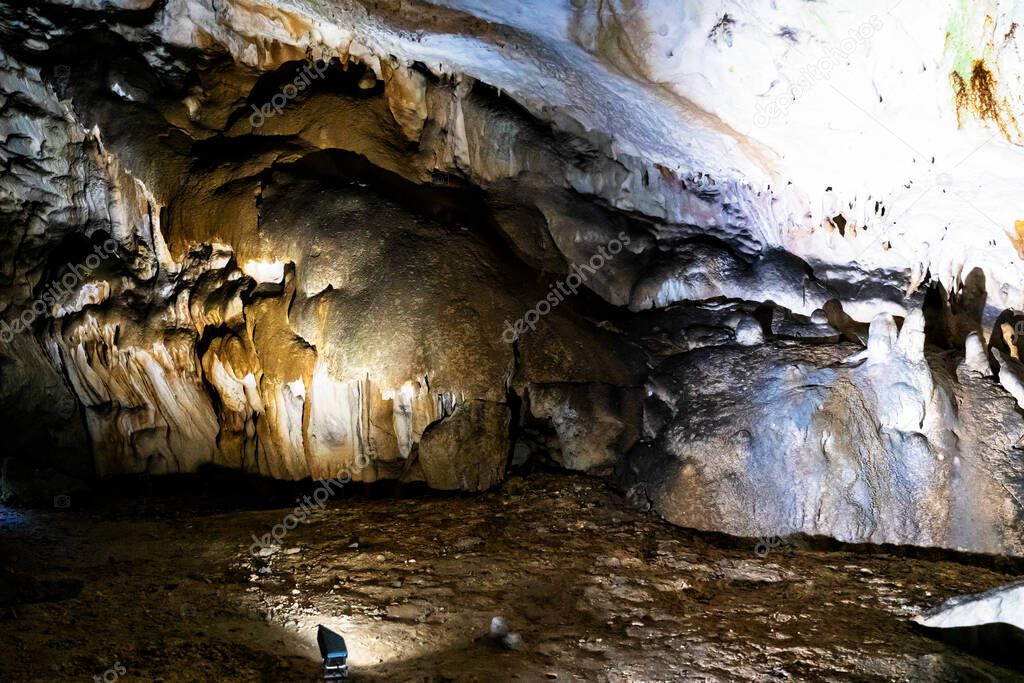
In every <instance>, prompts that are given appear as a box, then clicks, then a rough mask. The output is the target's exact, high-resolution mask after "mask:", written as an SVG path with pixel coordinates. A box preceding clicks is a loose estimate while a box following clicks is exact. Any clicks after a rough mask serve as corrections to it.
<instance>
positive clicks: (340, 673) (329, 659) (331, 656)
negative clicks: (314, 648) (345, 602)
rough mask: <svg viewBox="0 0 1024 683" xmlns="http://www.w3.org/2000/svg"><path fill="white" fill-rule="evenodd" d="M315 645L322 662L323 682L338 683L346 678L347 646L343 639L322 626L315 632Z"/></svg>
mask: <svg viewBox="0 0 1024 683" xmlns="http://www.w3.org/2000/svg"><path fill="white" fill-rule="evenodd" d="M316 643H317V645H319V646H320V657H321V658H322V659H323V660H324V680H325V681H340V680H344V679H346V678H348V646H347V645H345V639H344V638H343V637H341V636H340V635H338V634H337V633H335V632H334V631H332V630H331V629H329V628H326V627H325V626H323V625H322V624H321V625H320V626H318V627H317V630H316Z"/></svg>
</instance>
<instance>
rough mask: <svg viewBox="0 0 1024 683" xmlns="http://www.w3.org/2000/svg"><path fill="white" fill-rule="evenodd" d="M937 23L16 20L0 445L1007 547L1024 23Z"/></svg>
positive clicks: (259, 14)
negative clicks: (545, 489) (568, 495)
mask: <svg viewBox="0 0 1024 683" xmlns="http://www.w3.org/2000/svg"><path fill="white" fill-rule="evenodd" d="M920 6H921V3H915V2H913V1H911V0H905V2H903V3H900V7H899V8H898V9H899V11H898V12H896V10H893V11H892V12H888V11H885V10H883V8H882V7H881V6H880V5H879V6H878V7H876V6H875V5H873V4H871V3H869V5H868V6H866V7H864V8H862V9H859V10H857V11H856V12H855V11H853V10H849V9H844V8H838V7H832V6H828V7H826V8H818V7H811V6H810V5H809V4H808V3H800V2H795V1H793V2H778V3H772V4H771V5H770V7H769V6H768V5H763V4H761V3H753V2H745V1H741V0H725V1H721V2H711V1H709V2H703V3H694V4H688V5H686V7H681V6H678V5H677V4H675V3H667V4H666V3H661V2H655V1H653V0H651V1H649V2H646V1H645V2H636V3H633V2H572V3H569V2H543V3H541V2H534V1H532V0H523V1H522V2H510V3H484V2H477V1H476V0H451V1H449V2H444V3H441V2H438V3H436V4H435V3H430V2H425V1H419V0H411V1H410V0H404V1H403V2H397V1H396V2H390V1H385V2H373V3H369V2H367V3H361V2H355V1H353V0H332V1H331V2H329V3H322V2H316V3H314V2H308V1H300V0H290V1H288V2H281V3H274V4H272V5H271V4H266V3H251V2H235V1H232V0H229V1H227V2H223V1H221V0H217V1H212V0H210V1H207V0H169V1H168V2H165V3H152V2H147V1H145V0H138V1H131V2H126V1H125V2H121V1H119V2H114V1H112V0H111V1H108V2H102V3H100V2H71V3H67V2H44V3H37V4H36V5H35V6H33V7H22V6H14V5H13V4H6V3H4V4H0V85H2V90H3V101H2V103H0V133H2V135H0V140H2V142H0V157H2V162H3V163H2V166H0V272H2V274H3V278H2V281H0V318H2V321H3V324H4V327H3V328H2V330H0V333H2V335H3V339H2V341H3V342H4V345H3V346H2V348H0V407H2V408H3V410H2V411H0V413H2V415H3V418H2V420H3V424H2V425H0V428H2V429H3V430H4V431H5V432H6V433H16V434H17V435H18V436H17V438H16V439H15V440H14V441H13V442H12V443H13V450H14V451H15V452H14V453H13V455H15V456H16V457H17V458H18V460H19V461H20V462H21V463H26V462H28V463H31V465H32V466H34V467H38V468H47V467H55V468H58V469H61V470H63V471H67V472H70V473H74V474H76V475H77V476H89V475H90V474H93V473H95V474H98V475H99V476H113V475H118V474H129V473H133V474H137V473H149V474H163V473H175V472H192V471H195V470H196V469H198V468H200V467H201V466H203V465H207V464H215V465H221V466H225V467H229V468H234V469H240V470H243V471H247V472H253V473H258V474H262V475H265V476H269V477H275V478H282V479H301V478H305V477H310V476H312V477H318V478H319V477H330V476H334V475H335V474H336V473H337V471H338V470H339V469H341V468H348V469H350V470H351V471H352V473H353V476H354V477H355V478H356V479H357V480H362V481H375V480H378V479H400V480H406V481H424V482H426V483H427V484H428V485H430V486H432V487H434V488H439V489H465V490H479V489H484V488H488V487H490V486H493V485H495V484H497V483H498V482H500V481H501V479H502V478H503V476H504V473H505V470H506V467H507V466H508V464H509V463H510V462H511V463H515V464H523V463H524V462H526V461H528V460H530V459H533V458H536V459H541V460H544V461H546V462H549V463H551V464H554V465H558V466H561V467H566V468H570V469H578V470H584V471H588V472H592V473H597V474H609V473H611V472H612V471H613V470H615V469H616V468H617V469H618V472H619V477H620V480H621V481H622V482H623V483H624V484H625V486H626V487H627V488H631V489H632V490H634V491H635V492H639V493H642V494H644V495H646V496H647V497H648V498H649V500H650V502H651V503H653V505H654V506H655V508H656V509H657V510H658V511H659V512H660V513H661V514H663V515H665V516H666V517H667V518H669V519H670V520H672V521H674V522H677V523H680V524H685V525H689V526H696V527H700V528H706V529H715V530H720V531H727V532H729V533H735V534H750V535H760V534H776V533H778V532H779V531H780V530H781V529H782V528H783V527H785V528H787V529H793V530H799V531H804V532H806V533H815V534H827V535H831V536H834V537H836V538H839V539H842V540H849V541H871V542H893V543H915V544H921V545H940V546H945V547H955V548H966V549H970V550H977V551H982V552H1007V553H1015V554H1020V553H1021V552H1022V548H1021V545H1020V537H1021V533H1020V531H1021V528H1022V527H1021V521H1022V520H1021V509H1022V499H1024V494H1022V493H1021V492H1022V490H1024V483H1022V478H1021V458H1020V454H1019V451H1018V450H1017V448H1016V444H1017V440H1018V439H1019V438H1021V436H1022V435H1024V424H1021V415H1022V413H1021V409H1020V405H1018V403H1022V404H1024V388H1022V387H1024V365H1021V363H1020V358H1021V351H1022V350H1024V349H1021V347H1020V343H1021V337H1022V336H1024V335H1021V334H1020V333H1019V329H1024V326H1022V327H1021V328H1018V326H1017V325H1018V321H1019V320H1020V316H1019V315H1018V314H1017V313H1016V312H1015V309H1017V308H1024V301H1021V298H1022V290H1021V287H1020V284H1019V283H1020V281H1021V279H1022V278H1021V276H1022V275H1024V271H1022V269H1021V256H1020V252H1019V249H1018V248H1017V247H1018V246H1019V245H1018V242H1019V240H1020V234H1019V232H1020V231H1021V230H1022V228H1021V227H1020V225H1018V223H1019V221H1017V222H1016V223H1015V222H1014V220H1013V216H1015V215H1016V214H1015V213H1014V212H1017V211H1018V209H1020V207H1019V206H1017V200H1016V199H1015V197H1017V194H1019V193H1017V194H1014V193H1013V192H1011V191H1010V190H1012V189H1013V188H1015V187H1016V184H1017V183H1018V182H1019V179H1018V178H1017V175H1015V174H1016V173H1017V172H1016V171H1014V170H1013V169H1014V168H1017V167H1019V163H1017V162H1019V161H1020V142H1021V140H1020V134H1019V131H1017V130H1016V123H1015V121H1016V118H1017V113H1018V111H1019V108H1020V107H1019V105H1020V102H1019V97H1017V95H1016V91H1015V90H1014V89H1013V88H1012V87H1010V85H1008V84H1012V83H1013V82H1014V79H1015V78H1017V79H1019V72H1020V69H1019V66H1020V64H1019V59H1018V57H1019V50H1018V49H1017V41H1018V40H1019V38H1017V36H1016V30H1015V29H1014V28H1013V27H1014V26H1016V24H1015V23H1014V21H1013V20H1014V18H1015V17H1017V16H1018V15H1019V14H1020V11H1019V9H1020V8H1019V7H1018V4H1016V3H1013V2H1003V1H1002V0H1000V2H994V3H990V6H989V11H988V13H987V14H985V16H984V17H982V16H981V13H980V11H976V10H974V9H971V8H969V7H966V6H964V5H956V6H954V5H952V4H951V5H950V6H949V7H942V8H939V9H935V8H934V7H933V6H930V7H931V9H932V11H931V13H929V14H928V20H927V21H924V22H919V23H918V24H916V25H917V26H918V27H919V31H918V33H919V34H920V35H921V36H922V37H921V41H922V44H923V46H922V47H920V48H915V49H914V50H911V48H909V47H907V46H908V45H909V43H908V42H907V41H906V40H905V39H904V37H905V36H904V34H905V33H906V31H905V29H904V28H902V25H903V21H904V20H906V19H907V16H908V15H907V14H906V13H913V12H914V11H915V7H920ZM881 14H884V15H885V16H880V15H881ZM858 29H862V30H860V32H858ZM869 29H870V30H869ZM850 31H853V34H852V37H850V36H848V34H849V32H850ZM868 34H870V35H868ZM847 38H848V39H849V42H850V44H847V42H845V41H846V39H847ZM926 38H927V40H926ZM901 50H902V51H901ZM908 50H911V51H910V52H908ZM820 55H824V57H822V59H815V57H816V56H820ZM825 58H827V59H825ZM823 59H824V60H825V61H824V62H823V61H822V60H823ZM901 60H902V61H901ZM979 60H980V62H981V63H982V67H978V66H977V64H978V62H979ZM826 62H827V63H826ZM808 63H811V64H814V65H816V66H817V67H819V70H818V71H816V72H807V71H806V70H804V67H805V66H806V65H807V64H808ZM893 63H896V64H899V65H900V66H899V68H898V69H895V70H893V69H891V68H890V66H891V64H893ZM825 66H828V69H824V67H825ZM882 67H884V69H883V68H882ZM919 67H920V68H919ZM826 71H827V73H826ZM882 71H884V72H885V75H884V77H883V76H882V75H881V72H882ZM808 74H809V75H808ZM956 76H959V79H960V80H957V78H956ZM812 89H815V90H821V91H823V92H824V93H826V95H827V96H825V97H821V96H820V95H821V93H816V94H815V95H811V94H810V90H812ZM830 90H831V91H835V93H837V95H836V96H835V97H833V96H832V95H831V94H828V93H829V91H830ZM864 93H868V94H869V95H870V96H869V97H867V98H866V99H864V100H863V104H858V101H859V100H860V98H861V96H862V95H864ZM922 93H926V94H927V95H928V98H925V97H924V96H923V95H922ZM836 98H839V99H836ZM876 98H877V100H878V101H877V103H876V102H875V99H876ZM915 98H916V99H915ZM929 98H930V99H929ZM844 100H845V101H847V104H843V103H842V102H843V101H844ZM911 102H913V103H914V106H916V107H918V108H919V109H922V110H924V111H921V112H917V111H916V110H913V107H911ZM921 102H925V103H926V104H924V105H922V104H920V103H921ZM927 103H931V106H929V105H928V104H927ZM833 112H838V113H836V116H837V117H839V118H838V119H836V120H835V121H834V120H832V119H831V118H829V117H830V116H831V115H832V114H833ZM918 113H919V116H918V117H917V118H918V120H920V121H921V122H922V123H921V128H922V131H923V132H926V133H928V134H929V135H930V139H929V140H928V141H927V145H923V144H918V143H916V141H912V142H907V140H905V139H903V138H906V137H907V136H906V135H903V134H902V133H901V132H898V131H896V130H895V129H896V128H899V127H900V124H901V122H902V121H904V120H906V119H908V117H910V115H911V114H914V115H917V114H918ZM860 117H865V118H863V119H862V118H860ZM901 130H902V129H901ZM851 131H852V132H851ZM889 137H895V138H896V139H897V142H898V141H900V140H902V141H903V143H904V145H903V147H904V148H910V152H911V153H909V154H907V153H904V150H903V149H901V148H900V146H899V145H896V144H895V143H894V141H893V140H891V139H889ZM809 141H813V144H810V143H809ZM893 148H895V149H897V150H898V152H894V151H893ZM918 149H923V150H925V152H924V153H921V152H918ZM880 150H881V151H880ZM883 152H884V153H883ZM922 169H924V170H922ZM942 169H948V170H945V171H943V170H942ZM943 174H945V175H943ZM940 175H941V176H943V178H944V180H943V181H942V182H941V183H940V182H939V176H940ZM950 175H953V176H955V177H953V178H952V179H950V178H946V176H950ZM967 178H970V179H971V181H970V182H968V181H967V180H966V179H967ZM946 180H949V182H948V183H947V182H945V181H946ZM978 182H980V183H981V185H982V187H981V188H976V187H975V186H974V185H971V183H978ZM922 183H925V184H927V183H932V184H935V183H938V185H935V187H934V188H933V187H932V186H931V185H929V186H928V187H922ZM916 188H921V190H922V191H921V193H920V195H918V194H915V192H916ZM965 193H968V194H965ZM951 195H955V196H957V197H958V198H959V200H958V201H956V202H953V203H950V199H949V197H950V196H951ZM968 195H969V196H968ZM977 215H981V216H983V217H985V218H986V220H982V221H979V220H978V219H977ZM989 216H994V218H988V217H989ZM1021 216H1022V217H1024V210H1022V212H1021ZM964 273H968V274H967V275H966V276H964ZM893 316H895V317H893ZM851 358H852V359H851ZM961 361H963V362H962V363H961ZM645 394H646V397H645ZM1014 398H1016V399H1017V401H1014ZM627 453H628V456H625V457H624V455H625V454H627ZM11 471H14V470H11Z"/></svg>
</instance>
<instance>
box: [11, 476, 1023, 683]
mask: <svg viewBox="0 0 1024 683" xmlns="http://www.w3.org/2000/svg"><path fill="white" fill-rule="evenodd" d="M288 512H289V510H287V509H279V510H266V509H262V510H260V509H255V510H254V509H243V510H238V509H231V510H226V509H224V507H223V506H220V507H217V505H215V504H211V503H209V499H207V498H204V497H202V496H194V495H193V496H187V495H174V496H144V495H139V494H137V493H136V495H134V496H128V497H126V498H123V499H111V498H107V499H105V500H103V501H101V502H94V503H92V504H90V505H85V506H76V505H75V504H72V506H71V507H69V508H67V509H54V510H46V511H13V510H10V509H5V508H0V582H2V585H0V681H5V682H6V681H15V682H20V681H76V680H79V681H93V680H101V681H102V680H105V681H107V682H108V683H109V682H111V681H122V680H123V681H125V682H131V681H168V682H169V681H189V682H191V681H267V682H270V683H282V682H288V681H310V682H312V681H316V680H318V673H319V659H318V655H317V650H316V644H315V632H316V626H317V625H318V624H324V625H326V626H329V627H331V628H333V629H335V630H337V631H338V632H340V633H342V634H344V636H345V637H346V639H347V641H348V645H349V650H350V653H351V657H350V663H351V664H352V675H351V680H353V681H482V682H484V681H486V682H491V681H508V680H522V681H544V680H553V681H630V682H634V681H737V680H758V681H763V680H787V679H789V680H836V681H849V680H857V681H867V680H911V681H918V680H925V681H927V680H935V681H941V680H949V681H954V680H979V681H985V680H992V681H1006V680H1024V677H1022V676H1020V675H1019V674H1014V673H1012V672H1010V671H1007V670H1003V669H999V668H997V667H995V666H992V665H989V664H986V663H984V662H982V661H981V660H978V659H974V658H973V657H971V656H969V655H966V654H963V653H960V652H959V651H956V650H953V649H950V648H948V647H946V646H945V645H942V644H940V643H938V642H936V641H934V640H931V639H929V638H927V637H925V636H924V635H922V634H920V633H918V632H916V631H915V630H914V629H913V628H912V626H911V624H910V623H909V621H908V620H909V618H910V617H911V616H913V615H914V614H916V613H917V612H918V611H920V610H921V609H922V608H923V607H926V606H930V605H932V604H935V603H936V602H939V601H941V600H943V599H945V598H947V597H949V596H951V595H953V594H957V593H964V592H975V591H979V590H983V589H987V588H990V587H993V586H997V585H1000V584H1004V583H1007V582H1009V581H1011V580H1014V579H1015V578H1017V575H1019V574H1020V573H1022V572H1024V566H1022V565H1021V564H1019V563H1013V562H1007V561H1002V562H995V561H992V560H986V559H985V558H971V557H963V556H953V555H949V554H942V553H934V552H923V551H911V550H905V549H888V550H885V551H880V550H878V549H874V550H872V549H866V548H848V547H846V548H843V547H838V546H835V545H826V544H824V543H822V542H813V541H812V542H806V541H802V542H798V543H785V544H783V545H781V546H779V547H777V548H773V549H769V552H768V554H767V556H765V557H760V556H758V554H756V553H755V548H754V546H755V543H756V541H754V540H750V541H744V540H739V539H728V538H723V537H718V536H711V535H707V534H697V533H694V532H690V531H686V530H682V529H677V528H674V527H672V526H669V525H668V524H665V523H664V522H661V521H660V520H658V519H657V518H656V517H654V516H652V515H650V514H648V513H643V512H640V511H637V510H635V509H633V508H632V507H630V506H629V504H628V503H627V501H626V500H625V499H623V498H622V497H621V496H619V495H618V494H616V493H615V492H613V491H611V490H609V489H607V488H606V487H605V485H604V484H603V483H602V482H600V481H598V480H594V479H588V478H584V477H577V476H566V475H554V474H538V475H532V476H530V477H526V478H522V477H515V478H512V479H510V480H509V481H508V482H506V484H505V485H504V486H503V487H502V488H501V489H500V490H498V491H494V492H491V493H488V494H484V495H480V496H476V497H466V496H452V497H441V496H436V495H435V496H428V497H420V498H398V499H395V498H381V497H379V496H370V497H362V496H361V497H346V498H343V499H338V500H332V501H330V502H329V503H328V504H327V507H326V508H325V509H323V510H321V511H319V512H317V513H316V514H314V515H313V516H312V517H310V518H309V519H308V520H307V521H305V522H303V523H301V524H300V525H299V526H297V527H296V528H295V529H293V530H291V531H289V532H288V533H287V535H286V536H285V537H284V538H283V542H282V543H281V545H280V547H279V548H271V549H268V550H260V548H259V546H256V547H255V548H254V549H255V550H257V551H258V552H260V553H261V554H264V555H266V556H265V557H254V556H253V554H251V552H250V546H251V545H252V544H253V535H255V536H257V537H259V536H262V535H263V534H266V533H268V532H270V531H271V529H272V528H273V527H274V525H276V524H278V523H281V522H282V521H283V519H284V517H285V515H286V514H287V513H288ZM762 550H764V548H762ZM495 616H501V617H503V618H504V620H505V621H506V623H507V624H508V626H509V627H510V628H511V629H512V630H513V631H515V632H516V633H518V634H519V636H520V638H521V643H520V644H519V647H518V648H517V649H508V648H506V647H503V646H502V645H501V644H499V643H496V642H494V641H492V640H491V639H490V638H489V637H488V630H489V625H490V622H491V619H492V618H493V617H495Z"/></svg>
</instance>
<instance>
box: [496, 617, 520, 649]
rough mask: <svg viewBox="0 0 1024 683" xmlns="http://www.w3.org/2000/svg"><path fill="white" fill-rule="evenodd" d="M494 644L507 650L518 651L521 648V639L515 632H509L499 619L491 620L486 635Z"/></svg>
mask: <svg viewBox="0 0 1024 683" xmlns="http://www.w3.org/2000/svg"><path fill="white" fill-rule="evenodd" d="M488 635H489V636H490V638H491V640H493V641H494V642H496V643H500V644H501V646H502V647H504V648H505V649H507V650H518V649H520V648H521V647H522V646H523V639H522V636H520V635H519V634H518V633H516V632H515V631H510V630H509V628H508V624H506V623H505V620H504V619H503V618H501V617H494V618H492V619H491V628H490V632H489V634H488Z"/></svg>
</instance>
